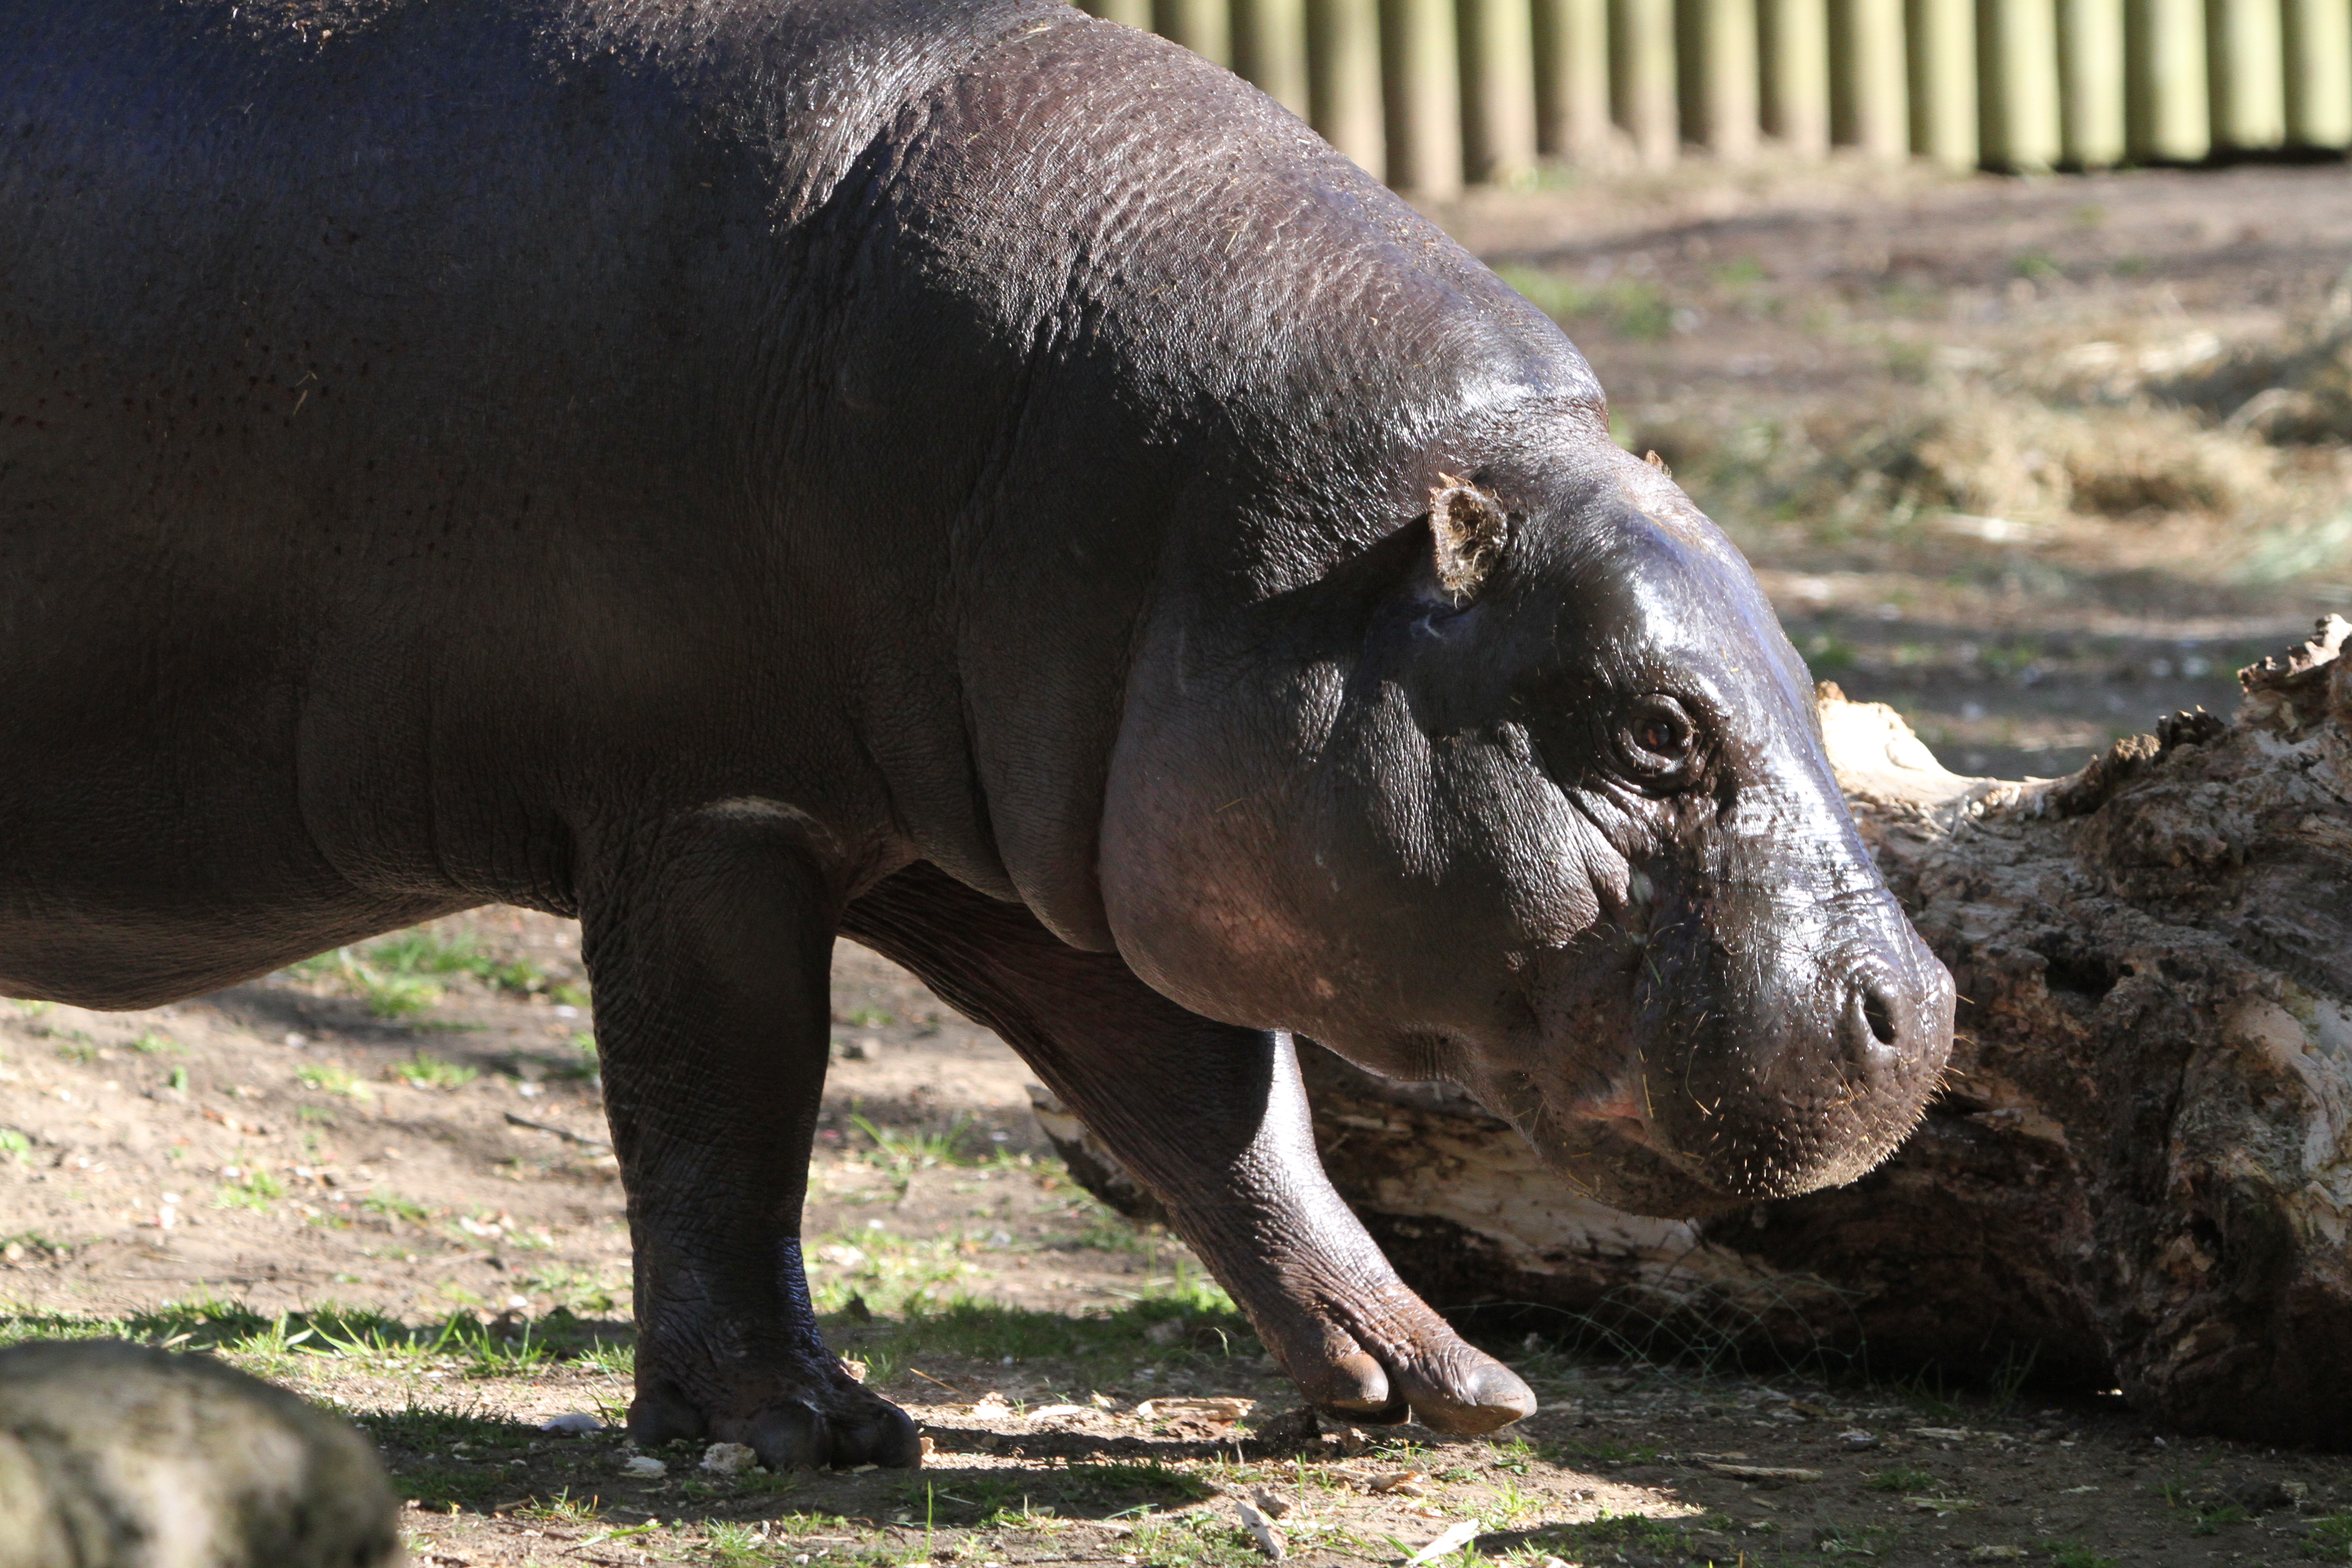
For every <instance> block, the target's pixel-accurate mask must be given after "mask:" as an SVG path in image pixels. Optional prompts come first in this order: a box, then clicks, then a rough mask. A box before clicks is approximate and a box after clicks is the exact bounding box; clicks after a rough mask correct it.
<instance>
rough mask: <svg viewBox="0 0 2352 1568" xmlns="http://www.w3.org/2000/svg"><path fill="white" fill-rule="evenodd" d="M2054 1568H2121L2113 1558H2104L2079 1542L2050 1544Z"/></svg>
mask: <svg viewBox="0 0 2352 1568" xmlns="http://www.w3.org/2000/svg"><path fill="white" fill-rule="evenodd" d="M2050 1562H2051V1565H2052V1568H2121V1565H2120V1564H2119V1563H2116V1560H2115V1559H2114V1558H2112V1557H2102V1556H2100V1555H2099V1554H2098V1553H2097V1552H2094V1551H2092V1550H2091V1549H2090V1548H2089V1547H2087V1546H2085V1545H2084V1544H2083V1543H2082V1542H2079V1541H2053V1542H2051V1543H2050Z"/></svg>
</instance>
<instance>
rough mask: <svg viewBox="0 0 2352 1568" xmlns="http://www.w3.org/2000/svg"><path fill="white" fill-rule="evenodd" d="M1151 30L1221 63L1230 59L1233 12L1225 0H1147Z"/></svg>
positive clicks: (1232, 56)
mask: <svg viewBox="0 0 2352 1568" xmlns="http://www.w3.org/2000/svg"><path fill="white" fill-rule="evenodd" d="M1151 30H1152V31H1153V32H1155V33H1157V34H1159V35H1160V37H1163V38H1166V39H1167V40H1168V41H1169V42H1170V43H1171V44H1181V45H1183V46H1184V47H1186V48H1188V49H1190V50H1192V52H1193V53H1194V54H1196V55H1204V56H1206V57H1207V58H1210V59H1213V60H1214V61H1216V62H1217V63H1218V64H1219V65H1221V66H1229V65H1231V64H1233V63H1234V38H1233V15H1232V12H1231V11H1230V10H1229V9H1228V7H1227V4H1226V0H1151Z"/></svg>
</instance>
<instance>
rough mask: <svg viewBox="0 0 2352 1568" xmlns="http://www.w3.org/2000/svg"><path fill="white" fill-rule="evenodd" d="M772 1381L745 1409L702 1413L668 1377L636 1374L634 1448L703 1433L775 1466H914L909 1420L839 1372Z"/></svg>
mask: <svg viewBox="0 0 2352 1568" xmlns="http://www.w3.org/2000/svg"><path fill="white" fill-rule="evenodd" d="M772 1383H773V1384H777V1386H774V1387H772V1389H771V1391H770V1392H769V1394H768V1396H767V1397H765V1398H764V1399H762V1400H761V1401H760V1402H759V1404H758V1405H755V1406H753V1407H751V1409H750V1410H749V1411H748V1412H742V1413H739V1414H733V1415H713V1416H705V1415H704V1414H703V1413H702V1412H701V1411H700V1410H699V1409H698V1408H697V1407H696V1406H695V1405H694V1404H693V1403H692V1402H691V1401H690V1400H689V1399H688V1397H687V1396H686V1394H684V1393H683V1392H681V1391H680V1390H679V1388H678V1387H677V1384H673V1383H669V1382H667V1381H665V1380H662V1379H660V1378H657V1377H656V1378H653V1379H645V1378H640V1379H639V1381H638V1384H637V1396H636V1398H635V1399H634V1400H632V1401H631V1402H630V1404H629V1426H628V1431H629V1439H630V1441H632V1442H634V1443H635V1444H636V1445H638V1446H639V1447H653V1446H655V1445H657V1444H662V1443H674V1442H677V1441H680V1440H682V1439H683V1440H699V1439H702V1438H706V1437H708V1438H711V1439H713V1440H715V1441H718V1442H721V1443H741V1444H743V1445H744V1446H745V1447H749V1448H750V1449H751V1452H752V1453H754V1454H756V1455H757V1456H759V1459H760V1463H761V1464H762V1465H765V1466H766V1467H767V1468H769V1469H771V1470H774V1471H777V1472H780V1473H781V1472H782V1471H785V1470H824V1469H846V1468H849V1467H851V1466H853V1465H882V1466H886V1467H887V1468H892V1469H916V1468H919V1467H920V1466H921V1465H922V1462H923V1443H922V1438H921V1437H920V1436H918V1435H917V1433H916V1431H915V1423H914V1421H913V1420H912V1419H911V1418H910V1417H909V1416H908V1415H907V1413H906V1412H905V1411H903V1410H901V1409H899V1408H898V1406H897V1405H893V1404H891V1403H890V1402H889V1401H888V1400H887V1399H885V1398H883V1397H882V1396H881V1395H880V1394H875V1393H872V1392H871V1391H869V1390H867V1389H866V1388H865V1387H864V1386H862V1385H861V1384H857V1383H855V1382H853V1381H851V1380H850V1378H849V1377H848V1376H847V1375H846V1374H845V1373H843V1374H835V1376H833V1377H830V1378H827V1377H824V1376H823V1375H822V1374H819V1376H818V1377H815V1378H796V1379H790V1380H786V1379H774V1380H772Z"/></svg>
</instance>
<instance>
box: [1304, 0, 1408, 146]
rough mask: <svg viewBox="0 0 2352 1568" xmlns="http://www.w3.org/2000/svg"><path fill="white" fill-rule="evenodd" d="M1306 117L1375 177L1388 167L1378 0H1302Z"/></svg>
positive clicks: (1328, 138) (1326, 137)
mask: <svg viewBox="0 0 2352 1568" xmlns="http://www.w3.org/2000/svg"><path fill="white" fill-rule="evenodd" d="M1307 109H1308V110H1309V112H1308V114H1307V123H1309V124H1310V125H1312V126H1314V127H1315V129H1316V130H1317V131H1318V132H1321V133H1322V136H1323V140H1325V141H1326V142H1329V143H1331V145H1332V146H1334V147H1337V148H1338V149H1339V151H1340V152H1342V153H1346V154H1347V155H1348V156H1349V157H1350V158H1352V159H1354V160H1355V161H1356V163H1358V164H1360V166H1361V167H1363V168H1364V169H1366V170H1368V171H1370V173H1371V174H1372V175H1373V176H1374V177H1376V178H1386V177H1387V172H1388V133H1387V130H1386V128H1385V125H1384V124H1383V121H1382V113H1381V6H1380V0H1307Z"/></svg>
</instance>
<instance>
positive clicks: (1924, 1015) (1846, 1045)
mask: <svg viewBox="0 0 2352 1568" xmlns="http://www.w3.org/2000/svg"><path fill="white" fill-rule="evenodd" d="M1903 935H1904V936H1905V937H1907V938H1909V944H1910V945H1911V946H1912V947H1913V948H1914V949H1916V952H1915V953H1914V954H1913V955H1912V956H1913V958H1914V963H1911V964H1910V965H1907V966H1906V972H1904V973H1891V972H1889V971H1888V970H1887V969H1886V968H1885V967H1884V966H1883V965H1882V964H1881V963H1879V962H1877V961H1876V960H1875V958H1874V957H1869V958H1864V959H1862V960H1860V961H1858V962H1856V963H1854V964H1853V968H1854V973H1853V978H1852V979H1851V980H1849V981H1848V982H1847V984H1846V987H1845V1002H1844V1005H1843V1006H1842V1007H1841V1008H1840V1009H1839V1011H1838V1037H1837V1038H1838V1047H1839V1052H1840V1054H1841V1055H1842V1056H1843V1058H1844V1059H1845V1061H1846V1062H1847V1063H1848V1064H1849V1065H1850V1066H1851V1067H1852V1068H1853V1070H1854V1071H1855V1072H1856V1073H1857V1074H1859V1075H1860V1079H1861V1081H1862V1082H1864V1083H1865V1084H1867V1085H1868V1086H1869V1087H1870V1088H1871V1089H1874V1090H1884V1089H1900V1088H1901V1086H1902V1084H1903V1083H1904V1081H1905V1080H1906V1078H1908V1077H1909V1076H1911V1075H1913V1074H1914V1073H1916V1069H1917V1068H1918V1066H1919V1064H1920V1061H1921V1059H1922V1058H1923V1057H1925V1056H1927V1055H1928V1054H1930V1053H1931V1052H1939V1050H1940V1047H1939V1046H1938V1044H1937V1042H1939V1041H1940V1042H1943V1043H1945V1044H1948V1042H1949V1039H1950V1036H1951V1017H1952V981H1951V976H1950V975H1949V974H1948V973H1946V971H1945V969H1944V966H1943V965H1942V964H1940V963H1937V962H1936V960H1935V958H1934V956H1933V955H1932V954H1930V953H1929V952H1927V948H1926V945H1925V944H1924V943H1922V942H1919V940H1918V938H1916V936H1912V935H1911V933H1910V932H1909V931H1905V932H1903ZM1937 1065H1938V1066H1940V1065H1941V1057H1940V1054H1938V1056H1937Z"/></svg>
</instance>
